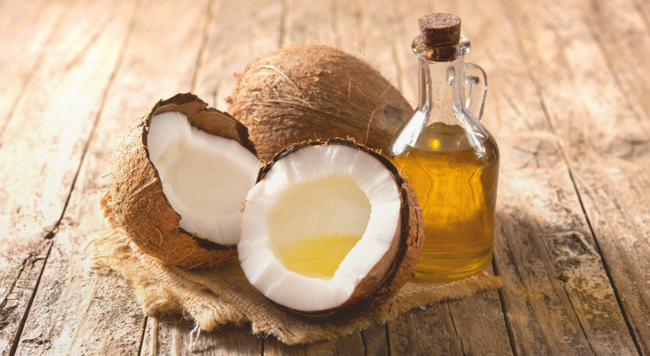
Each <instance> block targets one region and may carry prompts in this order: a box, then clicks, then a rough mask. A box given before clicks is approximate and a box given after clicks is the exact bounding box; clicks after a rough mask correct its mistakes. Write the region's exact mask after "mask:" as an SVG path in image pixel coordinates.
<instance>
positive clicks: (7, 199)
mask: <svg viewBox="0 0 650 356" xmlns="http://www.w3.org/2000/svg"><path fill="white" fill-rule="evenodd" d="M435 11H445V12H452V13H455V14H458V15H460V16H461V18H462V19H463V30H462V32H463V33H464V34H465V35H466V36H468V37H469V38H470V39H471V40H472V43H473V49H472V52H471V54H470V55H469V56H468V60H469V61H471V62H475V63H477V64H479V65H481V66H482V67H483V68H484V69H485V70H486V71H487V74H488V77H489V95H488V103H487V107H486V111H485V115H484V123H485V125H486V127H487V128H488V129H489V130H490V131H491V132H492V133H493V134H494V135H495V136H496V138H497V141H498V142H499V146H500V149H501V160H502V163H501V173H500V182H499V193H498V211H497V228H496V241H495V251H494V263H493V265H492V266H491V268H490V272H493V273H495V274H497V275H500V276H503V279H504V283H505V284H504V286H503V288H501V289H500V290H499V291H493V292H489V293H482V294H480V295H477V296H475V297H472V298H467V299H465V300H459V301H452V302H442V303H439V304H434V305H430V306H428V307H426V308H421V309H416V310H414V311H412V312H410V313H408V314H406V315H404V316H402V317H400V318H399V319H397V320H395V321H393V322H389V323H388V324H386V325H378V326H375V327H372V328H370V329H368V330H364V331H362V332H358V333H355V334H352V335H350V336H349V337H345V338H342V339H340V340H336V341H334V342H328V343H320V344H314V345H306V346H298V347H287V346H284V345H282V344H280V343H279V342H278V341H277V340H276V339H274V338H272V337H269V338H266V339H261V338H257V337H255V336H253V335H252V334H251V333H250V328H249V327H248V326H245V327H234V326H228V327H224V328H223V329H222V330H219V331H216V332H212V333H201V335H200V337H199V339H198V342H197V343H196V344H195V345H192V348H191V351H189V350H188V346H189V345H188V344H189V337H190V335H189V333H190V331H191V330H192V328H193V323H192V322H191V321H189V320H184V319H182V318H179V317H178V316H166V317H164V318H161V319H159V320H158V319H155V318H147V317H145V316H144V315H142V312H141V309H140V307H139V304H138V303H137V301H136V300H135V297H134V294H133V291H132V289H131V288H130V286H129V284H128V282H127V281H125V280H123V279H122V278H121V277H120V276H118V275H116V274H115V273H112V272H110V271H106V270H103V269H97V268H95V267H93V265H92V264H90V263H88V262H87V261H86V255H85V254H84V251H83V249H84V245H85V243H86V242H87V240H88V237H89V236H90V235H91V234H92V233H93V232H96V231H98V230H100V229H102V228H103V222H102V220H101V217H100V214H99V210H98V204H97V200H98V192H99V190H100V189H102V188H104V187H106V186H107V185H108V183H109V178H108V177H106V176H105V175H106V173H107V172H108V171H109V166H110V155H111V153H112V152H113V151H114V149H115V147H116V145H117V143H118V141H119V137H120V135H122V134H123V133H124V132H125V131H126V128H127V126H128V125H130V124H132V123H133V121H134V119H135V118H136V117H137V116H139V115H140V114H142V113H143V112H145V111H146V110H147V109H149V108H150V107H151V106H152V105H153V104H154V103H155V102H156V101H157V100H158V99H161V98H167V97H170V96H172V95H173V94H176V93H178V92H187V91H192V92H195V93H197V94H198V95H199V96H200V97H202V98H204V99H205V100H206V101H208V102H209V103H210V104H211V105H213V106H215V107H216V108H218V109H221V110H226V109H227V105H226V103H225V101H224V98H226V97H227V96H228V95H229V94H230V93H231V91H232V89H233V87H234V83H235V77H234V76H233V73H235V72H240V73H241V72H242V71H243V69H244V66H245V65H246V64H247V63H249V62H250V61H252V60H253V59H254V58H256V57H259V56H261V55H264V54H266V53H268V52H270V51H273V50H275V49H277V48H279V47H281V46H287V45H291V44H301V43H310V42H313V43H318V44H328V45H331V46H335V47H338V48H341V49H343V50H345V51H347V52H350V53H353V54H358V55H359V56H361V57H362V58H364V59H365V60H367V61H368V62H369V63H370V64H372V65H373V66H374V67H376V68H377V69H378V70H379V71H380V72H381V73H382V74H383V75H384V76H386V77H387V78H388V79H389V80H390V81H391V82H392V83H393V84H395V85H396V86H397V87H398V88H399V89H400V90H401V91H402V93H403V94H404V96H405V97H406V98H407V99H408V100H409V101H410V102H411V103H414V102H415V97H416V94H417V73H416V63H417V62H416V57H415V56H414V55H413V54H411V53H410V47H409V46H410V42H411V40H412V39H413V37H415V36H416V35H417V26H416V20H417V18H418V17H420V16H422V15H424V14H427V13H430V12H435ZM648 77H650V2H648V1H647V0H608V1H599V0H538V1H514V0H502V1H497V0H483V1H468V0H465V1H458V2H455V1H442V0H440V1H435V0H431V1H429V2H427V1H425V0H422V1H419V0H401V1H400V0H393V1H390V0H375V1H369V0H350V1H346V0H322V1H297V0H295V1H294V0H284V1H280V0H277V1H273V0H239V1H228V0H158V1H153V0H92V1H90V0H0V209H1V215H0V230H1V231H2V234H0V243H1V246H2V249H1V250H0V353H1V354H2V355H14V354H19V355H27V354H29V355H31V354H36V355H44V354H56V355H59V354H69V355H81V354H84V355H136V354H142V355H149V354H152V353H154V352H157V353H158V354H165V355H166V354H169V355H176V354H179V353H182V354H192V355H195V354H200V355H261V354H264V355H276V354H277V355H304V354H307V355H363V354H364V353H365V354H367V355H394V356H395V355H411V354H420V355H434V354H441V355H450V354H472V355H479V354H485V355H529V354H530V355H585V354H599V355H637V354H641V355H650V204H649V202H650V81H649V80H648Z"/></svg>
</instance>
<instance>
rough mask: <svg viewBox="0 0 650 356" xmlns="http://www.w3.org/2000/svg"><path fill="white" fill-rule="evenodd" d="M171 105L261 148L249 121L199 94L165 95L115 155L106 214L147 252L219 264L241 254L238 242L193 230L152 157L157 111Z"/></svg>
mask: <svg viewBox="0 0 650 356" xmlns="http://www.w3.org/2000/svg"><path fill="white" fill-rule="evenodd" d="M168 111H178V112H181V113H183V114H185V115H186V116H187V118H188V120H189V122H190V124H191V125H192V126H194V127H197V128H199V129H201V130H203V131H205V132H207V133H210V134H212V135H218V136H221V137H225V138H229V139H233V140H236V141H237V142H239V143H240V144H242V146H244V147H246V148H247V149H248V150H249V151H251V152H252V153H253V154H255V149H254V148H253V144H252V143H251V141H250V140H249V139H248V132H247V130H246V127H244V126H243V125H242V124H241V123H239V122H237V120H235V119H234V118H233V117H231V116H230V115H228V114H226V113H222V112H220V111H217V110H215V109H213V108H208V107H207V104H206V103H205V102H204V101H202V100H201V99H199V98H198V97H196V96H195V95H193V94H178V95H175V96H174V97H172V98H170V99H167V100H161V101H159V102H158V103H157V104H156V105H155V106H154V107H153V108H152V109H151V111H150V112H149V113H148V114H147V115H145V116H143V117H142V118H140V119H138V120H137V121H136V123H135V125H134V126H133V127H131V129H130V130H129V132H128V133H127V134H126V136H125V137H124V139H123V141H122V143H121V144H120V145H119V147H118V148H117V151H116V152H115V154H114V156H113V164H112V166H111V185H110V187H109V189H108V191H107V192H106V194H105V195H104V196H103V197H102V199H101V206H102V208H103V210H104V216H105V218H106V220H107V221H108V222H109V224H110V225H111V226H113V227H118V228H122V229H124V231H125V232H126V234H127V235H128V236H129V238H130V239H131V240H132V241H133V242H134V243H135V244H136V245H137V246H138V247H140V248H141V249H142V250H143V251H144V252H146V253H148V254H150V255H152V256H155V257H158V258H159V259H161V260H162V261H164V262H166V263H169V264H173V265H177V266H183V267H189V268H198V267H213V266H216V265H218V264H220V263H221V262H222V261H224V260H225V259H228V258H231V257H233V256H235V255H236V253H237V252H236V249H235V248H236V246H234V245H233V246H223V245H218V244H215V243H213V242H211V241H208V240H204V239H201V238H199V237H196V236H193V235H191V234H190V233H188V232H187V231H184V230H183V229H182V228H180V226H179V224H180V220H181V216H180V215H179V214H178V213H176V211H174V209H173V208H172V206H171V204H170V203H169V201H168V200H167V197H166V196H165V194H164V193H163V188H162V182H161V180H160V176H159V175H158V171H157V170H156V168H155V167H154V166H153V164H152V163H151V161H150V158H149V150H148V148H147V134H148V132H149V127H150V124H151V119H152V117H153V116H154V115H157V114H161V113H164V112H168Z"/></svg>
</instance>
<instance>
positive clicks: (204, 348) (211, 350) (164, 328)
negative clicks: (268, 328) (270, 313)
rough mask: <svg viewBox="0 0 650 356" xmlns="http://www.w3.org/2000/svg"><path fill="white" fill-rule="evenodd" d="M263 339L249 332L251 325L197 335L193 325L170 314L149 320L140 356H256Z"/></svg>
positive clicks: (225, 328) (229, 326) (230, 326)
mask: <svg viewBox="0 0 650 356" xmlns="http://www.w3.org/2000/svg"><path fill="white" fill-rule="evenodd" d="M262 342H263V339H260V338H257V337H255V336H254V335H253V334H251V333H250V325H244V326H240V327H238V326H234V325H228V326H224V327H223V328H222V329H220V330H215V331H213V332H211V333H207V332H204V331H201V332H199V329H198V328H195V326H194V322H193V321H190V320H184V319H180V320H179V318H178V317H177V316H173V315H169V316H164V317H161V319H160V320H157V319H156V318H149V320H148V321H147V330H146V332H145V335H144V340H143V345H142V351H141V353H140V355H142V356H145V355H151V356H156V355H158V356H165V355H170V356H175V355H211V356H230V355H240V356H257V355H261V354H262Z"/></svg>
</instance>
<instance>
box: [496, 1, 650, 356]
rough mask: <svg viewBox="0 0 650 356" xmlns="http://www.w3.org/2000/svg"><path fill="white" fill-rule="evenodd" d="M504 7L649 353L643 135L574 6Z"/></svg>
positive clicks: (648, 180)
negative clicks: (509, 16)
mask: <svg viewBox="0 0 650 356" xmlns="http://www.w3.org/2000/svg"><path fill="white" fill-rule="evenodd" d="M509 6H510V8H511V11H512V12H513V18H516V26H517V33H516V35H517V38H518V41H519V43H520V46H521V49H522V51H523V52H525V53H526V54H527V57H526V66H527V67H528V68H529V70H530V72H531V74H532V78H533V80H534V81H535V84H536V86H537V87H538V90H539V94H540V98H541V100H543V102H544V104H545V107H546V110H547V116H548V120H549V122H550V125H551V127H552V129H553V131H554V133H555V134H556V135H557V137H558V139H559V141H560V145H561V146H560V147H561V150H562V154H563V155H564V157H566V160H567V162H568V165H569V166H570V169H571V174H572V177H573V183H574V184H575V186H576V187H577V189H578V191H579V194H580V198H581V203H582V205H583V208H584V210H585V211H586V213H587V217H588V219H589V220H588V221H589V226H590V228H591V229H592V230H593V233H594V235H595V237H596V241H597V243H598V244H597V248H598V250H599V251H600V253H601V254H602V256H603V259H604V261H605V266H606V267H607V272H608V274H609V276H610V277H611V279H612V283H613V285H614V289H615V291H616V294H617V299H618V301H619V302H620V304H621V307H622V309H623V311H624V314H625V317H626V322H627V323H628V325H629V328H630V329H631V330H632V335H633V338H634V342H635V344H636V347H637V349H638V352H639V353H641V354H644V355H649V354H650V244H649V243H648V239H647V236H649V235H650V194H649V192H650V164H648V162H649V159H648V157H649V153H650V140H649V136H648V134H647V133H646V132H645V131H644V130H643V128H642V127H641V124H640V123H639V121H638V120H637V118H636V117H635V115H634V113H633V112H632V110H630V109H629V108H628V105H627V103H626V101H625V99H624V94H623V93H621V91H620V89H619V87H618V85H617V83H616V80H615V78H614V77H613V76H612V73H611V71H609V70H608V67H607V62H606V60H605V59H604V58H603V55H602V51H601V49H600V48H599V45H598V42H597V40H596V38H594V36H593V34H592V33H591V32H590V30H589V27H588V26H587V25H585V23H584V22H582V21H581V18H582V17H581V15H580V13H579V11H578V10H577V9H576V8H575V7H573V6H571V4H567V3H564V2H560V1H542V2H540V4H538V5H537V6H535V7H531V6H530V5H529V4H522V3H516V4H515V3H511V4H509ZM540 9H543V10H541V11H540ZM541 29H544V30H543V31H542V30H541ZM630 45H632V44H630ZM581 321H582V320H581ZM595 351H596V352H603V351H601V350H598V349H596V350H595Z"/></svg>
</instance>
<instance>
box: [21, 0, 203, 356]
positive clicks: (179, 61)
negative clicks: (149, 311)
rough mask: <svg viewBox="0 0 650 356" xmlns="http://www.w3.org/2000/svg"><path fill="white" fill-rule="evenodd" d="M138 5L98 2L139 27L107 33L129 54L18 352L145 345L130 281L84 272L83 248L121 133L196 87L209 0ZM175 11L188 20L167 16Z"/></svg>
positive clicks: (103, 110) (95, 227)
mask: <svg viewBox="0 0 650 356" xmlns="http://www.w3.org/2000/svg"><path fill="white" fill-rule="evenodd" d="M135 5H136V3H133V2H131V1H124V2H121V3H117V4H115V5H113V6H106V4H101V3H95V5H94V6H97V11H98V13H101V14H105V13H106V12H107V9H112V11H115V14H114V15H113V18H115V20H116V21H117V20H118V19H122V20H125V23H126V24H127V25H128V24H129V22H131V26H123V28H122V29H121V31H118V29H111V28H105V29H104V31H103V32H102V33H103V34H105V36H106V37H107V38H106V39H105V41H107V42H110V43H114V44H115V45H116V46H118V47H119V46H120V45H122V47H123V51H122V52H123V59H122V60H121V64H120V65H119V66H118V67H115V65H112V66H108V67H109V68H110V67H113V68H115V71H114V74H113V76H112V78H113V79H112V80H111V84H110V86H109V88H108V89H107V90H106V97H105V98H104V101H103V103H105V105H103V106H102V107H100V108H99V109H98V111H97V112H96V117H97V120H98V121H99V122H98V124H97V128H96V129H95V130H94V135H93V136H92V141H91V142H92V143H91V144H90V146H89V148H88V152H87V153H86V155H85V160H84V163H83V165H82V168H81V171H80V173H79V179H78V182H77V183H76V185H75V190H74V192H73V195H72V196H71V198H70V203H69V205H68V209H67V210H66V214H65V216H64V219H63V223H62V226H61V228H60V232H59V233H58V235H57V238H56V244H55V247H54V251H56V252H57V253H56V254H55V253H54V252H53V253H52V256H53V260H52V261H51V263H48V264H47V266H46V269H45V272H44V274H43V280H42V281H41V284H40V286H39V292H38V293H37V296H36V299H35V300H34V306H33V307H32V310H31V311H30V316H29V318H28V320H27V323H26V328H25V330H26V331H25V333H24V335H23V339H22V341H21V343H20V345H19V346H20V348H19V349H18V353H33V352H34V351H35V350H37V351H38V352H41V351H43V353H53V354H59V353H69V354H96V355H103V354H137V353H138V350H139V349H140V343H141V338H142V334H143V332H144V324H143V323H144V320H145V318H144V316H143V315H142V314H141V311H140V307H139V305H138V304H137V302H136V300H135V299H134V296H133V292H132V290H131V289H130V287H129V286H128V281H126V280H124V279H122V278H121V277H118V276H117V275H116V274H114V273H107V274H103V273H99V274H98V273H91V272H92V271H91V272H88V271H84V268H83V266H84V262H83V261H84V260H85V259H87V258H88V256H86V255H85V253H84V252H83V247H84V245H85V243H86V242H87V241H88V239H89V238H90V237H92V233H93V232H97V231H99V230H101V229H103V228H104V225H103V222H102V219H101V214H100V212H99V208H98V204H97V201H98V195H99V191H100V189H101V188H102V187H106V186H107V185H108V183H109V180H110V178H109V177H107V176H106V173H107V172H109V170H110V164H111V161H110V155H111V154H112V152H113V151H114V150H115V147H116V145H117V143H118V142H117V141H118V139H116V137H119V136H120V135H122V134H123V133H124V132H125V131H126V130H127V128H128V127H129V126H130V125H132V123H133V122H134V121H135V119H136V118H137V117H138V116H139V115H141V114H142V112H144V111H146V110H147V109H148V108H149V107H150V106H152V105H153V104H154V103H155V102H156V101H158V100H159V99H160V98H165V97H169V96H171V95H173V94H175V93H177V92H184V91H188V90H189V89H190V87H191V83H192V78H193V75H194V71H195V67H196V63H197V58H198V56H199V52H200V44H201V36H200V34H201V32H202V30H203V21H201V20H203V19H204V18H205V14H204V11H205V9H206V8H207V5H208V2H207V1H204V2H203V3H197V2H195V1H190V0H188V1H156V2H154V1H146V2H143V3H141V4H138V7H137V10H136V12H135V15H133V16H134V17H133V19H131V18H130V17H129V16H131V14H133V13H134V12H133V11H134V6H135ZM82 10H83V7H81V6H79V11H82ZM93 15H96V14H93V13H91V14H88V12H87V11H86V16H88V20H87V21H93V20H94V21H97V16H93ZM108 15H110V14H105V15H102V16H108ZM172 18H173V19H175V21H178V23H182V24H183V26H169V25H168V22H166V21H160V19H172ZM127 28H129V29H130V30H129V31H130V34H129V35H128V37H127V35H126V31H127ZM101 38H103V37H101ZM158 38H164V39H165V45H164V46H161V45H156V43H160V42H158V41H157V39H158ZM102 41H104V40H102ZM92 48H94V47H91V49H90V50H91V51H92ZM93 58H94V56H93ZM78 63H85V61H83V60H82V61H79V62H78ZM74 68H76V66H74V67H73V68H72V69H71V70H74ZM58 251H60V253H59V252H58ZM48 262H50V261H48ZM98 341H100V342H98ZM42 345H45V346H43V347H41V346H42Z"/></svg>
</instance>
